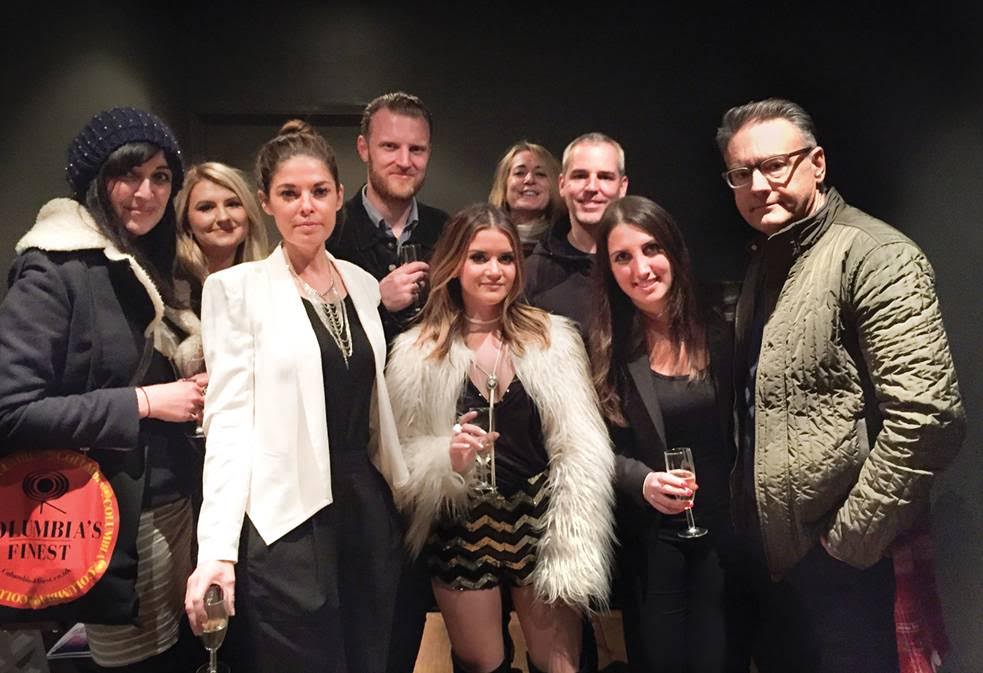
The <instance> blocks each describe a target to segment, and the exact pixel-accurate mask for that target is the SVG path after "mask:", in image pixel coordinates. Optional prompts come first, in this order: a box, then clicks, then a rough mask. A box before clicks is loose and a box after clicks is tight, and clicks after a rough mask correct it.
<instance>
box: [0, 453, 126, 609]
mask: <svg viewBox="0 0 983 673" xmlns="http://www.w3.org/2000/svg"><path fill="white" fill-rule="evenodd" d="M118 532H119V505H118V503H117V502H116V494H115V493H113V489H112V487H111V486H110V485H109V481H108V480H107V479H106V477H105V476H103V474H102V472H100V471H99V464H98V463H96V462H95V461H94V460H90V459H89V458H87V457H86V456H85V454H82V453H79V452H78V451H67V450H58V451H25V452H19V453H15V454H12V455H9V456H6V457H4V458H2V459H0V605H6V606H9V607H13V608H24V609H30V610H38V609H41V608H46V607H50V606H52V605H58V604H59V603H67V602H69V601H74V600H77V599H78V598H80V597H81V596H84V595H85V594H86V593H88V591H89V590H90V589H91V588H92V587H93V586H94V585H95V583H96V582H97V581H98V580H99V578H101V577H102V576H103V574H104V573H105V572H106V568H107V567H109V559H110V558H112V555H113V549H115V547H116V538H117V533H118Z"/></svg>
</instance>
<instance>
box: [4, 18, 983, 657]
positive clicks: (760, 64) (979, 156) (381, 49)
mask: <svg viewBox="0 0 983 673" xmlns="http://www.w3.org/2000/svg"><path fill="white" fill-rule="evenodd" d="M345 4H346V3H332V6H331V7H303V8H302V7H299V6H292V5H290V4H289V3H278V4H277V7H276V9H273V8H272V6H268V7H267V9H266V11H264V12H255V13H251V14H250V13H244V12H245V10H243V9H242V7H241V6H236V7H231V6H230V7H224V6H221V7H218V6H211V7H196V6H191V5H190V4H184V5H183V8H182V7H179V8H178V9H173V6H172V9H171V10H170V11H168V12H167V13H164V12H156V11H154V10H152V9H144V8H139V7H133V6H129V7H125V8H123V7H120V8H113V9H108V8H104V9H98V8H95V9H93V8H90V9H88V10H87V11H86V12H85V13H84V14H83V13H82V12H81V11H77V10H76V11H70V12H69V13H63V14H59V15H57V16H49V17H45V18H44V19H41V18H40V17H38V16H35V15H33V14H29V13H28V12H26V10H23V9H22V10H15V11H13V12H12V13H9V14H8V15H7V23H6V25H5V27H4V35H3V46H2V49H3V55H4V58H3V63H2V65H0V68H2V75H3V79H2V85H3V91H4V92H5V94H6V95H5V97H4V98H5V101H6V103H5V105H4V110H3V118H2V126H0V157H2V161H0V198H2V201H0V203H2V204H3V206H2V207H3V217H2V218H0V266H2V267H3V268H6V267H7V266H8V265H9V262H10V260H11V259H12V257H13V245H14V243H15V242H16V240H17V238H18V237H19V236H20V235H21V234H22V233H23V232H24V231H25V230H26V229H27V227H28V226H29V225H30V224H31V222H33V218H34V215H35V214H36V212H37V209H38V208H39V207H40V205H41V204H42V203H43V202H44V201H45V200H46V199H48V198H50V197H52V196H55V195H62V194H64V193H65V191H66V190H65V186H64V181H63V177H62V176H63V172H62V171H63V165H64V152H65V147H66V145H67V143H68V141H69V140H70V139H71V138H72V136H73V135H74V134H75V133H76V132H77V130H78V129H79V128H80V127H81V125H82V124H84V123H85V121H86V120H87V119H88V118H89V117H90V116H91V115H92V114H93V113H95V112H97V111H98V110H100V109H103V108H106V107H109V106H111V105H116V104H135V105H139V106H144V107H147V108H149V109H152V110H154V111H156V112H158V113H159V114H160V115H161V116H163V117H164V118H165V119H167V120H168V121H170V122H171V124H172V125H173V126H174V128H175V130H176V131H177V133H178V134H179V136H181V138H182V139H183V140H184V142H185V146H186V148H187V150H188V154H189V156H190V157H191V158H192V159H202V158H206V157H205V156H203V154H204V152H205V149H206V148H207V147H209V144H208V140H207V136H203V135H202V134H203V133H204V132H206V131H207V124H205V125H203V122H202V120H203V119H205V118H206V116H207V115H209V114H214V113H222V114H228V113H237V112H246V113H272V114H278V113H291V112H292V113H299V114H314V113H319V112H325V111H332V110H338V109H351V108H352V107H353V106H355V107H357V106H358V105H360V104H364V103H365V102H366V101H368V100H369V99H371V98H372V97H374V96H375V95H377V94H378V93H381V92H384V91H388V90H393V89H397V88H402V89H406V90H408V91H411V92H414V93H416V94H418V95H420V96H421V97H423V98H424V99H425V100H426V101H427V102H428V104H429V105H430V106H431V108H432V109H433V111H434V114H435V116H436V127H435V137H434V145H435V150H434V155H433V159H432V163H431V171H430V176H429V179H428V183H427V186H426V187H425V189H424V199H425V200H427V201H429V202H431V203H434V204H436V205H439V206H441V207H443V208H445V209H448V210H454V209H456V208H458V207H460V206H462V205H464V204H466V203H469V202H472V201H476V200H480V199H482V198H484V197H485V196H486V195H487V189H488V183H489V180H490V176H491V172H492V168H493V166H494V163H495V161H496V160H497V158H498V156H499V155H500V154H501V152H502V151H503V150H504V149H505V148H506V147H507V146H508V145H509V144H510V143H511V142H512V141H513V140H516V139H518V138H523V137H524V138H529V139H532V140H535V141H538V142H542V143H544V144H545V145H547V146H548V147H550V148H551V149H552V150H553V151H554V152H555V153H557V154H559V153H560V152H561V151H562V149H563V147H564V145H565V144H566V142H567V141H568V140H570V139H571V138H572V137H574V136H576V135H578V134H580V133H582V132H585V131H588V130H595V129H596V130H602V131H605V132H606V133H609V134H610V135H612V136H613V137H615V138H617V139H619V140H620V141H621V142H622V143H623V144H624V146H625V148H626V150H627V153H628V173H629V176H630V178H631V186H630V191H631V192H633V193H638V194H644V195H647V196H650V197H653V198H655V199H656V200H658V201H660V202H661V203H662V204H663V205H665V206H666V207H667V208H668V209H669V210H670V211H671V212H673V213H674V214H675V215H676V217H677V219H678V220H679V221H680V224H681V225H682V226H683V227H684V229H685V231H686V233H687V235H688V238H689V241H690V243H691V246H692V248H693V250H694V256H695V258H696V260H697V262H698V269H699V271H700V273H701V274H702V275H704V276H706V277H711V278H739V277H740V274H741V269H742V265H743V261H744V255H743V246H744V242H745V241H746V239H747V234H748V232H747V227H746V225H744V223H743V222H742V221H741V220H740V218H739V217H738V216H737V214H736V212H735V211H734V209H733V204H732V202H731V197H730V193H729V190H728V189H727V188H726V187H725V186H724V184H723V182H722V181H721V180H720V178H719V175H718V174H719V171H720V170H721V166H720V160H719V156H718V155H717V152H716V149H715V147H714V144H713V132H714V128H715V125H716V123H717V122H718V120H719V118H720V114H721V113H722V112H723V110H724V109H726V108H727V107H729V106H730V105H733V104H736V103H740V102H744V101H746V100H749V99H752V98H760V97H764V96H769V95H781V96H785V97H789V98H792V99H793V100H797V101H798V102H800V103H801V104H803V105H804V106H805V107H806V108H807V109H808V110H810V111H811V112H812V114H813V115H814V117H815V119H816V122H817V124H818V125H819V130H820V138H821V142H822V144H823V145H824V147H825V148H826V152H827V157H828V161H829V166H830V171H829V173H830V181H831V183H832V184H834V185H835V186H837V187H838V188H839V189H840V191H841V192H842V193H843V194H844V196H845V197H846V198H847V199H848V200H849V201H851V202H852V203H853V204H854V205H857V206H859V207H861V208H863V209H865V210H867V211H869V212H871V213H873V214H876V215H877V216H879V217H881V218H883V219H885V220H887V221H888V222H891V223H893V224H894V225H896V226H898V227H899V228H900V229H901V230H903V231H905V232H906V233H907V234H908V235H909V236H911V237H912V238H913V239H914V240H915V241H917V242H918V243H919V244H920V245H921V246H922V247H923V248H924V249H925V251H926V252H927V253H928V255H929V257H930V259H931V260H932V261H933V263H934V264H935V268H936V271H937V274H938V288H939V295H940V297H941V300H942V306H943V314H944V316H945V320H946V324H947V327H948V329H949V334H950V338H951V341H952V347H953V351H954V354H955V358H956V363H957V367H958V370H959V373H960V379H961V387H962V391H963V395H964V398H965V400H966V404H967V408H968V412H969V418H970V426H969V427H970V430H969V436H968V438H967V441H966V444H965V446H964V448H963V451H962V453H961V454H960V456H959V458H958V459H957V461H956V463H955V464H954V465H953V467H952V468H951V469H950V470H949V471H948V472H946V474H945V475H944V476H943V477H942V479H941V480H940V481H939V484H938V487H937V489H936V494H935V495H936V507H935V519H934V526H935V537H936V542H937V555H938V575H939V584H940V589H941V592H942V595H943V601H944V604H945V610H946V616H947V620H948V626H949V630H950V635H951V637H952V640H953V642H954V652H953V654H952V656H951V657H950V659H949V661H948V662H947V666H946V670H947V671H950V672H959V673H973V672H979V671H983V639H981V638H980V635H981V627H980V624H981V623H983V582H980V580H979V572H980V568H983V503H981V498H980V495H981V488H980V486H981V477H980V475H981V474H983V458H981V456H980V452H979V450H978V448H979V446H980V444H981V440H983V432H981V430H980V427H979V423H978V422H977V421H978V419H979V409H980V408H981V405H983V385H981V383H980V379H979V377H978V376H977V372H978V371H979V370H980V369H981V367H983V362H981V356H980V345H979V344H980V326H979V325H980V318H981V315H983V311H981V302H980V299H979V294H978V290H979V287H980V286H981V281H983V274H981V271H980V264H979V262H978V259H977V258H978V257H979V256H980V254H981V252H983V234H981V226H980V213H981V212H983V180H981V176H983V46H981V44H980V38H981V36H983V30H981V29H983V22H981V21H980V17H979V16H978V11H977V10H975V8H973V7H972V5H970V3H966V4H965V6H963V7H953V6H949V7H947V8H945V9H940V8H938V7H933V8H921V9H917V10H911V9H905V8H902V7H899V6H897V5H886V4H885V5H884V8H883V9H881V8H866V7H863V6H861V5H862V3H855V5H856V6H854V7H852V8H851V9H850V16H849V17H846V16H842V15H838V14H837V12H836V11H834V10H833V9H831V8H830V7H829V6H826V5H822V6H816V5H811V6H808V7H802V8H800V9H791V10H790V9H789V8H788V4H789V3H774V4H771V3H758V4H755V5H754V6H753V9H752V8H750V7H748V6H746V5H735V6H734V7H733V8H732V9H730V10H727V11H720V10H714V9H700V8H698V7H695V6H687V7H686V8H679V7H674V8H672V9H659V10H641V9H632V10H623V11H622V10H619V9H618V8H617V7H616V6H604V7H602V8H599V9H602V10H604V11H606V15H604V16H599V15H598V12H597V11H595V12H593V13H591V12H586V13H582V12H579V11H578V12H571V11H569V10H568V9H564V8H557V9H544V8H543V7H536V6H534V7H526V6H522V7H518V6H517V7H514V8H513V7H508V8H501V7H499V8H495V9H491V8H480V7H477V8H476V7H469V9H468V10H466V12H465V11H464V10H460V11H455V12H449V11H448V13H442V12H438V11H437V10H427V11H426V12H425V13H423V14H420V13H413V12H410V11H399V10H395V9H385V10H380V9H369V8H365V7H359V6H356V5H355V4H354V3H352V6H345ZM679 4H682V3H679ZM267 127H268V128H266V129H265V130H266V132H268V133H272V131H273V130H274V125H273V124H272V123H267ZM203 129H205V131H203ZM336 133H337V134H340V135H334V136H333V137H339V138H346V130H345V129H338V130H336ZM263 135H264V134H263V129H262V128H254V129H252V132H251V133H244V134H242V136H241V138H242V140H238V139H237V137H235V136H233V139H232V140H229V141H227V142H230V143H233V144H236V146H235V147H234V148H232V149H234V150H235V152H234V154H235V156H237V157H238V156H249V155H250V154H251V153H252V152H253V151H254V150H255V143H256V141H255V140H251V139H250V138H255V137H259V138H262V137H263ZM337 149H338V152H339V154H341V155H342V166H343V171H344V173H343V175H342V179H343V181H344V182H345V183H346V184H347V186H348V188H349V190H350V192H349V193H352V192H353V190H355V189H357V188H358V186H359V185H360V184H361V181H362V180H363V179H364V176H363V175H362V173H361V170H360V167H359V165H358V163H357V160H356V157H355V154H354V131H353V130H350V131H347V141H346V142H339V143H338V147H337ZM230 152H231V149H230ZM207 158H214V159H223V158H224V157H222V156H209V157H207Z"/></svg>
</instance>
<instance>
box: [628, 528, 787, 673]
mask: <svg viewBox="0 0 983 673" xmlns="http://www.w3.org/2000/svg"><path fill="white" fill-rule="evenodd" d="M712 530H713V529H712V528H711V531H712ZM713 535H714V534H713V532H711V533H710V534H709V535H707V536H705V537H702V538H697V539H692V540H684V539H681V538H678V537H675V536H674V535H673V531H671V530H662V531H660V530H659V526H658V525H657V524H654V525H652V526H650V527H648V528H647V529H646V530H643V531H638V536H637V537H636V538H634V539H633V540H631V541H630V542H629V541H627V540H626V544H625V546H624V547H622V549H621V550H620V552H619V571H620V578H619V583H618V586H619V593H620V600H621V609H622V618H623V623H624V632H625V649H626V653H627V655H628V665H629V669H630V670H631V671H632V673H654V672H658V673H720V671H721V670H722V666H723V661H724V656H725V653H724V651H725V643H726V635H725V633H726V627H725V623H726V620H725V609H724V573H723V569H722V568H721V565H720V561H719V559H718V554H717V550H716V548H715V543H716V540H715V539H714V537H713ZM786 673H788V672H786Z"/></svg>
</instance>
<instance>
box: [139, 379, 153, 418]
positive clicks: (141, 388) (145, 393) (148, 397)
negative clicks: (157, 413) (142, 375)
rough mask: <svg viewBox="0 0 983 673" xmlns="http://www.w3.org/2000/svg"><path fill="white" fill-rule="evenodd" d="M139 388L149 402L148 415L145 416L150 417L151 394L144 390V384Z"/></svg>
mask: <svg viewBox="0 0 983 673" xmlns="http://www.w3.org/2000/svg"><path fill="white" fill-rule="evenodd" d="M137 390H139V391H140V392H141V393H143V399H144V401H146V403H147V415H146V416H144V418H150V395H148V394H147V391H146V390H144V389H143V387H142V386H141V387H139V388H137Z"/></svg>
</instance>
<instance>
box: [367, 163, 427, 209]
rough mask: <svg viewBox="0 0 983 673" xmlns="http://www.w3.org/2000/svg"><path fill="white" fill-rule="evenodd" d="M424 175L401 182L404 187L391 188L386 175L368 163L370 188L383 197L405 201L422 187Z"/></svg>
mask: <svg viewBox="0 0 983 673" xmlns="http://www.w3.org/2000/svg"><path fill="white" fill-rule="evenodd" d="M425 177H426V174H424V175H423V176H422V177H420V178H419V179H414V181H412V182H409V183H403V184H404V188H402V189H400V188H399V187H396V188H391V187H390V183H389V180H387V178H386V176H385V175H382V174H380V173H378V172H376V170H375V169H374V167H373V166H372V164H371V163H369V184H370V185H372V190H373V191H374V192H375V193H376V194H378V195H379V196H380V197H382V198H383V199H395V200H397V201H405V200H409V199H411V198H413V197H414V196H416V194H417V192H419V191H420V188H421V187H423V180H424V178H425Z"/></svg>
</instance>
